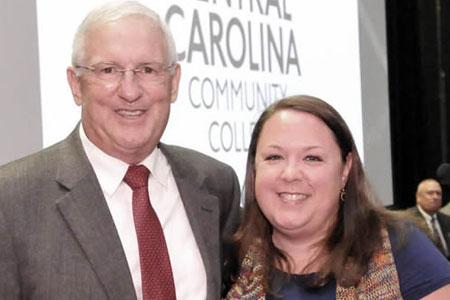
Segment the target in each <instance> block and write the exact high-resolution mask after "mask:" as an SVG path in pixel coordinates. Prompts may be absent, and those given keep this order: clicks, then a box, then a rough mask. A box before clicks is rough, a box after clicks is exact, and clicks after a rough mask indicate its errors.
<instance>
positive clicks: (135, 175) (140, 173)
mask: <svg viewBox="0 0 450 300" xmlns="http://www.w3.org/2000/svg"><path fill="white" fill-rule="evenodd" d="M149 175H150V171H149V169H147V167H146V166H144V165H138V166H129V167H128V170H127V173H126V174H125V177H124V179H123V181H125V183H126V184H128V185H129V186H130V187H131V189H132V190H136V189H139V188H142V187H146V186H148V176H149Z"/></svg>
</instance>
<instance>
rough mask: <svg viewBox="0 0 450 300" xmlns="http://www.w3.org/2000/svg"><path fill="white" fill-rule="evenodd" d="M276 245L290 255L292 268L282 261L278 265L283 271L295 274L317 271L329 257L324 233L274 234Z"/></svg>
mask: <svg viewBox="0 0 450 300" xmlns="http://www.w3.org/2000/svg"><path fill="white" fill-rule="evenodd" d="M272 240H273V243H274V244H275V246H276V247H277V248H279V249H281V250H282V251H283V252H284V253H286V254H287V255H288V261H289V262H290V263H291V270H289V268H288V265H287V264H286V263H285V262H282V265H281V266H277V267H278V268H280V269H281V270H282V271H285V272H289V271H290V272H292V273H294V274H304V273H313V272H317V271H318V270H319V269H320V267H321V265H322V264H323V262H324V261H325V259H326V257H327V253H326V250H325V246H324V236H323V235H317V234H316V235H310V236H309V237H308V238H305V237H302V238H288V237H286V236H283V235H277V234H276V233H274V234H273V235H272Z"/></svg>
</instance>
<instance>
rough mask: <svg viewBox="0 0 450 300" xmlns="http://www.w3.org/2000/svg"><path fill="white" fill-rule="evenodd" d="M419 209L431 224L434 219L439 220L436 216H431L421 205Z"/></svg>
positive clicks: (418, 206)
mask: <svg viewBox="0 0 450 300" xmlns="http://www.w3.org/2000/svg"><path fill="white" fill-rule="evenodd" d="M417 209H418V210H419V212H420V214H421V215H422V216H423V217H424V218H425V220H427V221H428V222H431V221H432V220H433V217H435V218H437V216H436V214H433V215H429V214H428V213H426V212H425V211H424V210H423V208H422V207H420V205H417Z"/></svg>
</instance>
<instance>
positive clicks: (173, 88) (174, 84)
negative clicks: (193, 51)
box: [170, 64, 181, 103]
mask: <svg viewBox="0 0 450 300" xmlns="http://www.w3.org/2000/svg"><path fill="white" fill-rule="evenodd" d="M180 77H181V66H180V64H176V65H175V70H174V74H173V75H172V78H171V82H170V102H172V103H173V102H175V100H177V96H178V87H179V85H180Z"/></svg>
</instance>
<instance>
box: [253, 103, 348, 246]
mask: <svg viewBox="0 0 450 300" xmlns="http://www.w3.org/2000/svg"><path fill="white" fill-rule="evenodd" d="M350 167H351V155H348V158H347V162H346V163H344V162H343V161H342V159H341V152H340V149H339V146H338V145H337V143H336V141H335V137H334V134H333V133H332V131H331V130H330V129H329V128H328V127H327V125H326V124H325V123H324V122H323V121H322V120H320V119H319V118H317V117H315V116H314V115H312V114H309V113H305V112H300V111H296V110H291V109H289V110H288V109H286V110H281V111H278V112H276V113H275V114H274V115H272V116H271V117H270V118H269V119H268V120H267V121H266V123H265V124H264V126H263V128H262V131H261V134H260V137H259V141H258V144H257V148H256V157H255V168H256V176H255V193H256V199H257V202H258V204H259V206H260V208H261V210H262V212H263V213H264V215H265V216H266V218H267V219H268V221H269V222H270V223H271V224H272V226H273V240H274V242H275V244H277V241H282V240H283V239H293V238H302V237H307V238H314V237H316V238H321V237H323V235H324V234H325V232H326V230H327V228H328V227H329V226H330V225H331V224H333V223H334V220H335V219H336V216H337V211H338V208H339V201H340V199H339V193H340V190H341V189H342V188H343V187H344V186H345V183H346V181H347V176H348V172H349V170H350Z"/></svg>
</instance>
